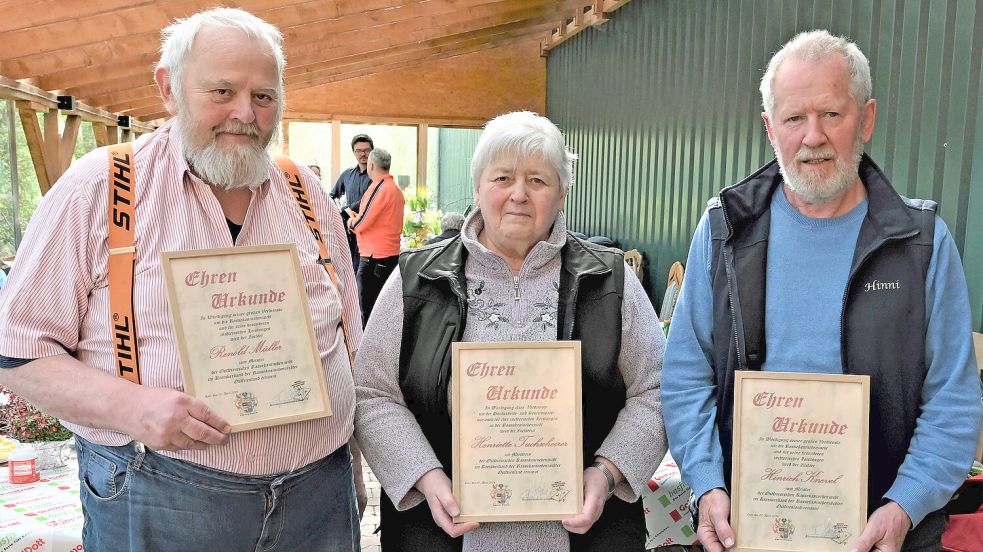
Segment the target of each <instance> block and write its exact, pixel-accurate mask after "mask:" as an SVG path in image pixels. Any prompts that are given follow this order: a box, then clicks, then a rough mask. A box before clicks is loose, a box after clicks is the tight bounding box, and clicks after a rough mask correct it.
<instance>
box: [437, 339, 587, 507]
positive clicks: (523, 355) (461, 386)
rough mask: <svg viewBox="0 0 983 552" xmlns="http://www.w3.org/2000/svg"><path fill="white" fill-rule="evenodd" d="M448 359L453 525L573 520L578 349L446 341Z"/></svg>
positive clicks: (578, 486) (577, 476)
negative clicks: (449, 347) (456, 510)
mask: <svg viewBox="0 0 983 552" xmlns="http://www.w3.org/2000/svg"><path fill="white" fill-rule="evenodd" d="M452 352H453V361H452V374H451V395H452V403H453V416H452V426H453V446H454V450H453V463H454V467H453V473H454V478H453V487H454V498H455V500H457V503H458V506H460V508H461V515H459V516H457V517H456V518H454V520H455V521H456V522H461V521H544V520H559V519H564V518H567V517H570V516H573V515H576V514H578V513H580V511H581V510H582V509H583V504H584V496H583V495H584V481H583V477H584V463H583V445H582V443H583V433H582V426H581V403H580V394H581V388H580V342H579V341H547V342H509V343H454V344H453V351H452Z"/></svg>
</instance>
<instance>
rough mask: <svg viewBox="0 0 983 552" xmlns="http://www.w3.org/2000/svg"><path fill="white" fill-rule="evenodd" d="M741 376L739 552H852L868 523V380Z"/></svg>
mask: <svg viewBox="0 0 983 552" xmlns="http://www.w3.org/2000/svg"><path fill="white" fill-rule="evenodd" d="M735 376H736V377H735V383H734V386H735V393H734V452H733V469H732V481H731V486H732V493H731V525H732V526H733V528H734V533H735V537H736V540H737V545H736V547H735V550H801V551H810V552H813V551H816V552H825V551H834V550H835V551H841V550H845V547H846V546H847V545H848V544H849V543H850V542H852V541H853V540H854V539H856V538H857V537H858V536H859V535H860V533H861V532H863V530H864V527H865V526H866V524H867V448H868V413H869V411H870V377H869V376H855V375H838V374H806V373H786V372H750V371H739V372H736V374H735Z"/></svg>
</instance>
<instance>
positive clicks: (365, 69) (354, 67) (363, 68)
mask: <svg viewBox="0 0 983 552" xmlns="http://www.w3.org/2000/svg"><path fill="white" fill-rule="evenodd" d="M543 30H545V29H538V30H534V31H532V32H530V33H528V34H527V35H525V36H518V37H511V38H503V39H502V40H498V41H494V40H493V41H489V40H482V41H472V43H470V44H467V45H465V46H461V47H458V48H455V49H453V50H449V51H446V52H443V53H440V54H436V55H432V56H429V57H426V58H418V59H416V60H413V61H405V60H403V59H399V58H393V59H390V60H387V61H374V62H362V63H354V62H353V63H352V64H351V66H350V67H349V68H348V69H347V70H346V71H344V72H336V73H332V74H327V75H325V76H322V77H321V78H318V79H317V80H315V81H313V82H310V83H305V84H299V85H294V86H293V87H291V90H293V91H296V90H301V89H304V88H311V87H314V86H320V85H324V84H330V83H332V82H338V81H342V80H348V79H354V78H358V77H364V76H367V75H372V74H377V73H385V72H386V71H397V70H405V69H412V68H415V67H419V66H420V65H422V64H423V63H426V62H428V61H434V60H437V59H445V58H449V57H454V56H459V55H463V54H468V53H472V52H477V51H480V50H484V49H489V48H496V47H499V46H505V45H509V44H514V43H517V42H535V41H537V40H538V33H540V32H542V31H543ZM133 114H134V115H136V116H139V117H141V118H142V119H144V120H153V119H154V118H158V117H166V116H168V114H167V113H166V112H164V111H162V110H161V111H157V112H154V111H153V109H152V108H147V109H145V110H137V111H133ZM291 117H292V116H291ZM292 118H293V117H292ZM414 122H422V121H420V120H417V119H414ZM481 123H482V124H483V123H484V121H482V122H481ZM433 124H436V123H433Z"/></svg>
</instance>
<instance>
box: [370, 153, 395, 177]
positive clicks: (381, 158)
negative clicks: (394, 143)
mask: <svg viewBox="0 0 983 552" xmlns="http://www.w3.org/2000/svg"><path fill="white" fill-rule="evenodd" d="M369 163H372V164H373V165H375V167H376V168H377V169H379V170H383V171H388V170H389V167H391V166H392V163H393V156H392V155H389V152H388V151H386V150H384V149H382V148H376V149H374V150H372V153H370V154H369Z"/></svg>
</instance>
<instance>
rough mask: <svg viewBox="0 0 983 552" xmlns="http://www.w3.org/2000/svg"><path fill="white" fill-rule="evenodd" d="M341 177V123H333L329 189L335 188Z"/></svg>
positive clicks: (337, 121) (334, 121) (336, 121)
mask: <svg viewBox="0 0 983 552" xmlns="http://www.w3.org/2000/svg"><path fill="white" fill-rule="evenodd" d="M339 176H341V121H339V120H337V119H335V120H332V121H331V181H330V182H328V189H331V187H332V186H334V183H335V182H337V181H338V177H339Z"/></svg>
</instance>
